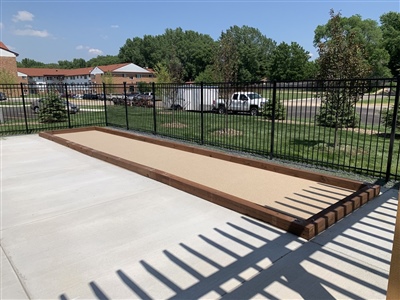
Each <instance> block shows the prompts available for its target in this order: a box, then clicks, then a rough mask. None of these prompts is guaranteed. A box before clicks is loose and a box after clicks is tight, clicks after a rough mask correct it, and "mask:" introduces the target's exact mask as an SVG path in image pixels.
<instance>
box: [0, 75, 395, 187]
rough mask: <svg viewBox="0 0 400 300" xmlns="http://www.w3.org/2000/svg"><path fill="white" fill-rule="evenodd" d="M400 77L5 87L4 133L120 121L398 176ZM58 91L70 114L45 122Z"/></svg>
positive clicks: (0, 109)
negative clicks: (48, 101)
mask: <svg viewBox="0 0 400 300" xmlns="http://www.w3.org/2000/svg"><path fill="white" fill-rule="evenodd" d="M399 81H400V80H399V78H397V79H392V78H384V79H357V80H332V81H315V80H314V81H301V82H271V83H246V84H243V83H214V84H195V85H193V84H154V83H153V84H141V85H139V86H136V87H134V89H133V90H132V87H130V89H129V90H128V89H127V87H126V85H125V84H124V85H107V86H106V85H104V84H103V85H90V86H86V85H85V86H79V85H67V84H64V85H47V86H45V88H43V87H42V88H41V89H38V88H37V86H36V85H32V86H30V85H29V86H27V85H22V84H21V85H0V91H2V92H3V93H5V94H6V96H7V100H3V101H0V134H1V135H12V134H29V133H33V132H39V131H42V130H52V129H61V128H73V127H81V126H93V125H96V126H113V127H119V128H123V129H127V130H135V131H141V132H147V133H151V134H157V135H161V136H166V137H171V138H176V139H181V140H186V141H191V142H196V143H200V144H204V145H210V146H217V147H222V148H227V149H232V150H238V151H243V152H249V153H253V154H258V155H262V156H265V157H269V158H271V159H273V158H277V159H282V160H289V161H296V162H299V163H303V164H312V165H316V166H322V167H328V168H333V169H339V170H344V171H348V172H354V173H359V174H363V175H369V176H374V177H380V178H385V180H386V181H388V180H398V179H399V176H400V172H399V167H400V166H399V163H400V157H399V156H400V139H399V135H398V129H400V122H399V121H398V118H397V112H398V108H399V92H400V89H399V87H400V82H399ZM138 90H140V92H142V94H143V93H144V92H146V94H147V96H146V95H138V94H136V93H135V92H136V91H138ZM54 93H57V95H59V96H60V97H61V99H63V100H62V101H63V104H64V106H65V113H66V117H65V118H64V119H63V120H59V121H52V122H46V120H44V119H43V116H42V114H43V113H42V112H41V108H39V109H36V110H35V103H37V102H38V99H42V98H46V97H48V95H50V94H54ZM149 95H151V96H149ZM245 95H247V97H249V98H248V99H244V98H243V99H242V98H241V97H245ZM255 95H259V97H260V99H257V98H256V97H255ZM252 97H253V98H254V99H250V98H252ZM265 99H267V100H265ZM76 106H78V107H79V111H78V112H76V111H75V110H74V109H75V108H76ZM254 106H256V107H257V109H258V114H257V115H255V114H254V113H251V111H252V108H253V107H254ZM74 107H75V108H74ZM253 112H254V111H253Z"/></svg>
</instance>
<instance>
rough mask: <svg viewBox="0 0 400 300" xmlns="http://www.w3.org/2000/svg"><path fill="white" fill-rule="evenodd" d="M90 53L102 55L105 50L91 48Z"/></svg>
mask: <svg viewBox="0 0 400 300" xmlns="http://www.w3.org/2000/svg"><path fill="white" fill-rule="evenodd" d="M89 54H93V55H102V54H103V51H101V50H99V49H93V48H91V49H89Z"/></svg>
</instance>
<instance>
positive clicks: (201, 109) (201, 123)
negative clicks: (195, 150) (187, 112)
mask: <svg viewBox="0 0 400 300" xmlns="http://www.w3.org/2000/svg"><path fill="white" fill-rule="evenodd" d="M203 87H204V84H203V82H201V83H200V89H201V90H200V113H201V115H200V126H201V137H200V143H201V144H202V145H203V144H204V108H203V104H204V98H203V97H204V95H203V92H204V90H203Z"/></svg>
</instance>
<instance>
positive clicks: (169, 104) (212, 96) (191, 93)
mask: <svg viewBox="0 0 400 300" xmlns="http://www.w3.org/2000/svg"><path fill="white" fill-rule="evenodd" d="M174 94H175V95H174V96H173V97H169V98H168V99H164V107H165V108H173V109H183V110H192V111H201V109H202V107H201V86H199V85H187V86H179V87H177V89H176V91H175V93H174ZM218 96H219V92H218V87H215V86H203V111H211V110H212V109H213V105H214V101H218Z"/></svg>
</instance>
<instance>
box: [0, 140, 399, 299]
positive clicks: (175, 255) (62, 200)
mask: <svg viewBox="0 0 400 300" xmlns="http://www.w3.org/2000/svg"><path fill="white" fill-rule="evenodd" d="M1 162H2V165H1V264H2V265H1V282H0V286H1V294H0V296H1V299H56V298H58V299H75V298H80V299H83V298H86V299H133V298H137V299H138V298H140V299H169V298H175V299H197V298H204V299H218V298H226V299H249V298H268V299H289V298H290V299H294V298H305V299H337V298H366V299H384V298H385V295H386V288H387V281H388V280H387V278H388V274H389V267H390V258H391V250H392V239H393V231H394V226H395V216H396V211H397V190H384V191H383V194H382V195H381V196H379V197H378V198H376V199H374V200H372V201H371V202H370V203H368V204H367V205H365V206H363V207H361V208H360V209H359V210H357V211H356V212H354V213H353V214H352V215H350V216H349V217H347V218H345V219H343V220H342V221H341V222H339V223H337V224H336V225H334V226H333V227H331V228H329V229H328V230H326V231H325V232H324V233H322V234H321V235H319V236H317V237H316V238H315V239H313V240H311V241H309V242H307V241H305V240H303V239H300V238H298V237H296V236H294V235H292V234H289V233H286V232H284V231H281V230H278V229H276V228H274V227H272V226H268V225H266V224H264V223H261V222H259V221H256V220H253V219H251V218H249V217H246V216H243V215H240V214H238V213H236V212H233V211H230V210H227V209H225V208H222V207H219V206H216V205H214V204H212V203H209V202H207V201H204V200H202V199H200V198H197V197H194V196H191V195H189V194H187V193H184V192H181V191H179V190H176V189H173V188H171V187H169V186H166V185H163V184H161V183H159V182H156V181H153V180H150V179H148V178H145V177H142V176H139V175H137V174H134V173H132V172H129V171H127V170H124V169H121V168H118V167H116V166H113V165H110V164H107V163H105V162H103V161H100V160H96V159H94V158H91V157H88V156H85V155H83V154H81V153H78V152H75V151H73V150H71V149H68V148H66V147H63V146H61V145H58V144H56V143H53V142H51V141H48V140H45V139H42V138H39V137H38V136H37V135H29V136H15V137H4V138H2V139H1ZM188 216H190V217H188Z"/></svg>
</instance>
